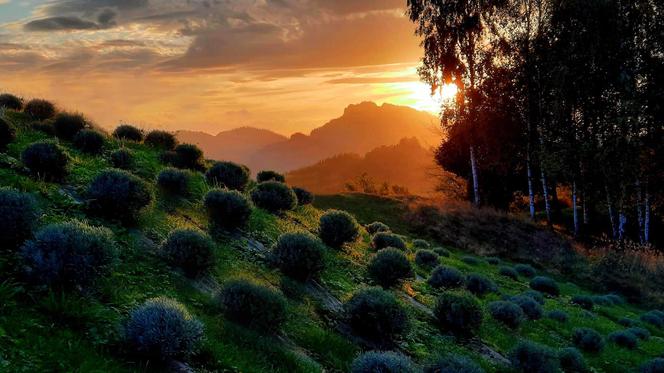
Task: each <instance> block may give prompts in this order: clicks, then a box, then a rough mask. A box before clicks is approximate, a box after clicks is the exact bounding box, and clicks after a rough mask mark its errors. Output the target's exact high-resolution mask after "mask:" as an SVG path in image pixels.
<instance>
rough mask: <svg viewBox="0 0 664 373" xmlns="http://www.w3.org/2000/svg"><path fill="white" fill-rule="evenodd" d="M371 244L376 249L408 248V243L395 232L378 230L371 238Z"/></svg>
mask: <svg viewBox="0 0 664 373" xmlns="http://www.w3.org/2000/svg"><path fill="white" fill-rule="evenodd" d="M371 246H372V247H373V248H374V250H380V249H384V248H386V247H394V248H395V249H401V250H406V244H405V243H404V242H403V240H402V239H401V237H399V236H397V235H396V234H394V233H389V232H378V233H376V234H374V236H373V239H372V240H371Z"/></svg>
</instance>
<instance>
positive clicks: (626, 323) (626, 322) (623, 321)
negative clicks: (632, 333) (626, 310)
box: [616, 317, 637, 327]
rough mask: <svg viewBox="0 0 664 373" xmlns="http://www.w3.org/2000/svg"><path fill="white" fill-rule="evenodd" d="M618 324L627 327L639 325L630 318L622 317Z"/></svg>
mask: <svg viewBox="0 0 664 373" xmlns="http://www.w3.org/2000/svg"><path fill="white" fill-rule="evenodd" d="M616 322H617V323H618V324H620V325H622V326H627V327H629V326H634V325H636V324H637V323H636V320H633V319H630V318H629V317H621V318H619V319H618V321H616Z"/></svg>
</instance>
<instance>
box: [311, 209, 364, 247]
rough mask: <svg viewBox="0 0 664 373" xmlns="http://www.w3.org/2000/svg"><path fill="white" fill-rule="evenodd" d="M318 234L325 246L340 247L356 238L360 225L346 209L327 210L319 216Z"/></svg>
mask: <svg viewBox="0 0 664 373" xmlns="http://www.w3.org/2000/svg"><path fill="white" fill-rule="evenodd" d="M318 235H319V236H320V239H321V240H323V242H324V243H325V244H326V245H327V246H330V247H333V248H340V247H341V246H343V245H344V244H346V243H349V242H353V241H355V240H356V239H357V237H358V236H359V235H360V226H359V224H357V221H356V220H355V217H353V215H351V214H349V213H347V212H346V211H340V210H328V211H326V212H325V213H324V214H323V215H322V216H321V217H320V224H319V228H318Z"/></svg>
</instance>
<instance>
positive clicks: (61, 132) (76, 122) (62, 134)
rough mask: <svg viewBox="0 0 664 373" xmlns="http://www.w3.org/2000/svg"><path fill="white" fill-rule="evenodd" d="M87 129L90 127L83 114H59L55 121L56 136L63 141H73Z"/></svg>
mask: <svg viewBox="0 0 664 373" xmlns="http://www.w3.org/2000/svg"><path fill="white" fill-rule="evenodd" d="M85 128H90V125H89V124H88V121H87V120H85V117H83V115H81V114H77V113H59V114H58V115H56V116H55V119H54V120H53V129H54V130H55V135H56V136H58V137H59V138H61V139H63V140H73V139H74V137H75V136H76V134H78V133H79V132H80V131H81V130H83V129H85Z"/></svg>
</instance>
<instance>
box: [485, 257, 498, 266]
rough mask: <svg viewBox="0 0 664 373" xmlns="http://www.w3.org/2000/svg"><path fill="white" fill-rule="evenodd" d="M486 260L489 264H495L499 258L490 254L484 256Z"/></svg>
mask: <svg viewBox="0 0 664 373" xmlns="http://www.w3.org/2000/svg"><path fill="white" fill-rule="evenodd" d="M486 262H487V263H489V264H491V265H496V264H498V263H500V259H498V258H496V257H493V256H490V257H488V258H486Z"/></svg>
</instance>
